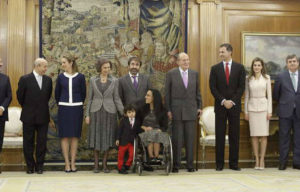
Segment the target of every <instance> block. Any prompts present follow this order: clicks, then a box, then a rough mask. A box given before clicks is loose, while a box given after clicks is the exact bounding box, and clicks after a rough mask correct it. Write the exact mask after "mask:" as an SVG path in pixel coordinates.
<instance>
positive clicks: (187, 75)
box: [179, 67, 189, 79]
mask: <svg viewBox="0 0 300 192" xmlns="http://www.w3.org/2000/svg"><path fill="white" fill-rule="evenodd" d="M179 71H180V75H181V78H182V79H183V77H182V73H183V72H186V77H187V79H189V70H188V69H187V70H185V71H184V70H183V69H181V67H179Z"/></svg>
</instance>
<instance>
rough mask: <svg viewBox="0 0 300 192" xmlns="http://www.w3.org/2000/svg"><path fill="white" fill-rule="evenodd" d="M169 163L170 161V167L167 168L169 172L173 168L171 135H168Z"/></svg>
mask: <svg viewBox="0 0 300 192" xmlns="http://www.w3.org/2000/svg"><path fill="white" fill-rule="evenodd" d="M169 142H170V145H169V158H168V159H169V163H170V169H169V173H170V172H171V171H172V169H173V148H172V141H171V137H169Z"/></svg>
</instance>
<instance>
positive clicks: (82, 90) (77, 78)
mask: <svg viewBox="0 0 300 192" xmlns="http://www.w3.org/2000/svg"><path fill="white" fill-rule="evenodd" d="M61 63H62V64H61V67H62V69H63V70H64V71H65V72H64V73H61V74H59V75H58V77H57V81H56V87H55V99H56V102H57V103H58V136H59V137H60V138H61V148H62V152H63V156H64V159H65V172H67V173H68V172H76V171H77V169H76V166H75V161H76V153H77V147H78V140H79V138H80V136H81V129H82V120H83V103H84V100H85V96H86V84H85V77H84V75H83V74H81V73H79V72H78V68H77V65H76V58H75V57H74V56H63V57H62V59H61ZM69 151H70V152H71V164H70V160H69Z"/></svg>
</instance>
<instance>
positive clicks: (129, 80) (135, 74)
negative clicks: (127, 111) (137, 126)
mask: <svg viewBox="0 0 300 192" xmlns="http://www.w3.org/2000/svg"><path fill="white" fill-rule="evenodd" d="M140 67H141V61H140V59H139V58H138V57H131V58H130V59H129V60H128V70H129V73H128V74H127V75H124V76H123V77H121V78H120V79H119V95H120V98H121V100H122V103H123V105H124V106H127V105H129V104H134V105H135V106H136V107H140V106H141V105H143V104H144V103H145V95H146V93H147V91H148V90H149V89H150V87H151V86H150V80H149V78H148V76H146V75H143V74H140V73H139V70H140Z"/></svg>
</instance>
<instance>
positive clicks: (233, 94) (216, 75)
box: [209, 61, 246, 113]
mask: <svg viewBox="0 0 300 192" xmlns="http://www.w3.org/2000/svg"><path fill="white" fill-rule="evenodd" d="M245 78H246V75H245V68H244V66H243V65H242V64H239V63H236V62H234V61H233V62H232V65H231V69H230V76H229V85H227V82H226V76H225V69H224V65H223V62H220V63H218V64H216V65H214V66H212V68H211V71H210V77H209V87H210V90H211V93H212V94H213V96H214V98H215V112H225V111H226V108H225V107H224V106H222V105H221V102H222V101H223V100H224V99H226V100H232V101H233V102H234V103H235V105H234V106H233V107H232V108H231V109H230V110H231V111H232V112H235V113H240V112H241V98H242V95H243V93H244V90H245Z"/></svg>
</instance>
